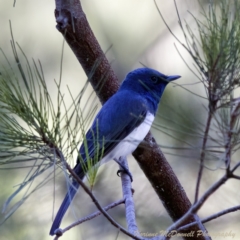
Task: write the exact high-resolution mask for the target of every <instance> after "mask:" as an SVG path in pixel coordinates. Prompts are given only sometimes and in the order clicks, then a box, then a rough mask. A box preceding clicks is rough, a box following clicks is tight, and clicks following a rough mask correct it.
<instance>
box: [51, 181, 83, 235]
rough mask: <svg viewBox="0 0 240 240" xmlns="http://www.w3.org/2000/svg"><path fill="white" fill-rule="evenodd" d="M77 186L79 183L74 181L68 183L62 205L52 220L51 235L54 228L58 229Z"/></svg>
mask: <svg viewBox="0 0 240 240" xmlns="http://www.w3.org/2000/svg"><path fill="white" fill-rule="evenodd" d="M78 187H79V183H78V182H76V181H73V183H72V184H71V185H70V188H69V190H68V192H67V194H66V196H65V198H64V200H63V202H62V205H61V207H60V208H59V210H58V213H57V215H56V217H55V219H54V221H53V224H52V227H51V230H50V233H49V234H50V235H51V236H53V235H54V232H55V231H56V229H58V228H59V227H60V224H61V221H62V218H63V216H64V215H65V213H66V211H67V209H68V207H69V205H70V204H71V202H72V200H73V198H74V196H75V194H76V192H77V189H78Z"/></svg>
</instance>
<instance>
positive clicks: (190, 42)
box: [184, 0, 240, 110]
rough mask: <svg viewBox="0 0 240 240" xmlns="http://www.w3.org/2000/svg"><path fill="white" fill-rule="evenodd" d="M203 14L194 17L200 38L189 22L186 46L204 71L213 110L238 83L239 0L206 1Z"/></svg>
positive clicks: (239, 47)
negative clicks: (199, 18)
mask: <svg viewBox="0 0 240 240" xmlns="http://www.w3.org/2000/svg"><path fill="white" fill-rule="evenodd" d="M202 14H203V19H204V20H202V21H200V20H198V19H196V18H195V17H194V19H195V21H196V23H197V26H198V32H199V35H200V42H198V40H197V37H196V36H195V35H194V33H193V32H192V30H191V29H190V27H189V25H188V24H187V25H186V26H187V30H188V33H189V35H190V39H189V38H188V37H187V34H186V33H185V32H184V34H185V38H186V42H187V50H188V51H189V52H190V54H191V56H192V57H193V59H194V61H195V63H196V64H197V66H198V68H199V71H200V73H201V74H203V83H204V85H205V86H206V90H207V94H208V98H209V103H210V109H211V110H212V108H214V107H215V106H216V104H217V103H218V102H219V101H220V102H221V105H222V104H223V102H222V101H224V102H225V99H226V98H227V99H229V96H230V95H231V94H232V91H233V90H234V89H236V88H237V87H239V86H240V79H239V67H240V51H239V49H240V25H239V22H240V3H239V1H238V0H234V1H225V0H220V1H214V2H213V1H209V5H208V8H207V10H206V9H205V8H204V7H203V6H202ZM199 46H200V49H201V51H202V54H201V53H200V51H199V50H198V48H199Z"/></svg>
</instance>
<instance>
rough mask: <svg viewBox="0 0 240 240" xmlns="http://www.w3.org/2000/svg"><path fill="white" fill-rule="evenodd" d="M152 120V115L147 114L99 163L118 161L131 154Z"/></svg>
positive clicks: (148, 128)
mask: <svg viewBox="0 0 240 240" xmlns="http://www.w3.org/2000/svg"><path fill="white" fill-rule="evenodd" d="M153 120H154V115H153V114H151V113H147V115H146V118H145V120H144V121H143V122H142V123H141V124H140V125H139V126H138V127H137V128H135V129H134V130H133V131H132V132H131V133H130V134H129V135H128V136H127V137H125V138H124V139H123V140H122V141H120V142H119V143H118V144H117V146H116V147H115V148H114V149H113V150H112V151H111V152H109V153H108V154H107V155H106V156H105V157H104V158H103V159H102V160H101V161H100V162H101V164H103V163H106V162H108V161H109V160H112V159H114V158H116V159H119V158H120V157H127V156H128V155H129V154H131V153H132V152H133V151H134V150H135V149H136V148H137V146H138V145H139V143H140V142H141V141H142V140H143V139H144V138H145V136H146V135H147V133H148V132H149V130H150V128H151V125H152V122H153Z"/></svg>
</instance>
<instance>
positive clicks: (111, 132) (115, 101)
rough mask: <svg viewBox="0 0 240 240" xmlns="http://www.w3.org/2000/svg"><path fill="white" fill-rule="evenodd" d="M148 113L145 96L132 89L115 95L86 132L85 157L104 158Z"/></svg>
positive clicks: (81, 152)
mask: <svg viewBox="0 0 240 240" xmlns="http://www.w3.org/2000/svg"><path fill="white" fill-rule="evenodd" d="M129 99H131V100H130V101H129ZM120 103H121V104H120ZM146 114H147V106H146V102H145V100H144V99H143V98H142V97H141V96H139V95H136V96H135V95H134V93H132V92H128V91H126V92H122V93H121V94H116V95H114V96H113V97H112V98H110V99H109V101H108V102H106V104H105V105H104V106H103V107H102V109H101V111H100V112H99V113H98V115H97V116H96V118H95V120H94V122H93V125H92V127H91V128H90V129H89V130H88V132H87V134H86V142H85V144H82V146H81V147H80V150H79V153H80V156H81V158H82V160H83V161H86V159H87V155H88V156H89V157H90V158H93V157H94V156H96V154H97V156H101V155H102V157H104V156H105V155H106V154H108V153H109V152H110V151H111V150H112V149H113V148H114V147H115V146H116V145H117V144H118V143H119V142H120V141H121V140H123V139H124V138H125V137H126V136H127V135H128V134H130V133H131V132H132V131H133V130H134V129H135V128H136V127H138V126H139V125H140V124H141V123H142V122H143V121H144V119H145V117H146ZM102 153H103V154H102ZM98 160H101V159H98ZM77 163H79V160H78V162H77ZM81 163H82V162H81ZM79 167H80V166H78V167H77V166H76V167H75V169H76V170H77V168H79ZM76 172H78V171H76Z"/></svg>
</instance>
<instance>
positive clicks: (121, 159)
mask: <svg viewBox="0 0 240 240" xmlns="http://www.w3.org/2000/svg"><path fill="white" fill-rule="evenodd" d="M113 160H114V161H115V162H116V163H118V165H119V166H120V167H121V168H122V169H119V170H118V171H117V175H118V176H120V175H119V174H120V173H126V174H127V175H128V176H129V177H130V179H131V182H132V181H133V177H132V174H131V173H130V171H129V169H128V167H127V166H126V165H125V161H126V159H124V158H123V157H120V158H119V159H117V158H114V159H113Z"/></svg>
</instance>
